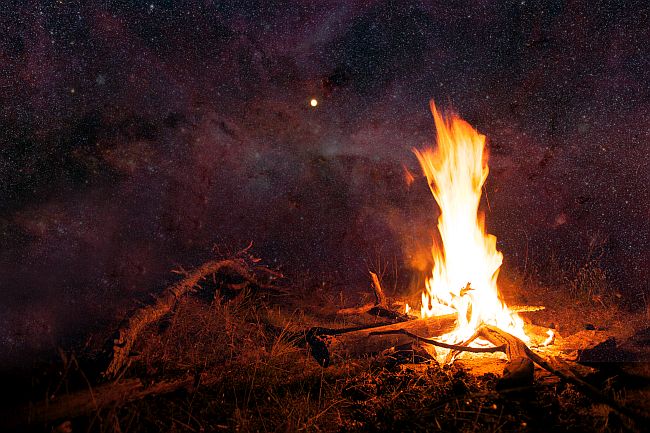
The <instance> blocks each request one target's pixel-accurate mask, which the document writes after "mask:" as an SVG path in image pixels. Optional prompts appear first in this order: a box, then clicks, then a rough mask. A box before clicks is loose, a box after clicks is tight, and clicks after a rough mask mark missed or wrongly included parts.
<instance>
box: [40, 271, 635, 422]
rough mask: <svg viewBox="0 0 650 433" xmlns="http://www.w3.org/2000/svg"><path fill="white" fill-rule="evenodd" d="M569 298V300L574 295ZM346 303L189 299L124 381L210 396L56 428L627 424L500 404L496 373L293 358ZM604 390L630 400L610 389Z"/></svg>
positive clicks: (160, 401)
mask: <svg viewBox="0 0 650 433" xmlns="http://www.w3.org/2000/svg"><path fill="white" fill-rule="evenodd" d="M579 278H580V279H581V280H580V281H581V282H582V283H584V284H582V283H581V284H582V285H576V295H577V294H578V292H580V293H583V292H584V293H588V292H589V291H591V293H592V294H593V293H597V289H598V286H594V285H593V283H594V282H598V281H600V280H599V278H600V276H599V274H598V273H597V272H595V271H594V272H591V271H589V272H585V273H584V274H583V275H581V276H580V277H579ZM590 278H593V279H594V280H593V281H591V280H590ZM588 287H590V288H588ZM582 296H586V295H584V294H583V295H579V297H582ZM566 299H567V298H565V301H564V304H569V305H570V302H567V301H566ZM568 299H571V300H575V298H574V294H571V297H569V298H568ZM346 302H348V300H347V299H345V298H344V297H343V296H342V295H341V294H340V291H339V290H336V289H329V290H328V287H327V286H324V285H319V286H318V287H316V288H314V287H311V288H309V287H306V286H305V287H302V288H300V289H297V290H296V291H295V292H294V295H293V296H292V297H291V299H284V300H283V299H280V300H276V301H275V302H268V301H262V300H261V299H259V298H258V297H256V295H255V294H253V293H245V294H244V295H243V296H240V297H237V298H235V299H233V300H231V301H229V302H227V303H221V302H219V301H218V300H217V301H212V302H210V301H206V300H205V299H200V298H198V297H188V298H185V299H184V300H183V301H182V302H180V303H179V304H178V305H177V307H176V308H175V310H174V311H173V313H172V314H170V315H169V316H168V317H165V319H164V320H163V321H161V322H160V323H157V324H155V325H153V326H150V327H149V328H148V329H147V330H146V331H145V333H144V334H143V335H142V336H141V338H140V340H139V341H138V343H137V345H136V347H135V351H136V352H137V353H138V357H137V359H136V360H135V361H134V362H133V363H132V364H131V365H130V367H129V368H128V369H127V370H126V372H125V373H124V377H125V378H128V377H138V378H141V379H143V380H146V381H151V382H156V381H159V380H163V379H168V378H171V377H178V376H182V375H187V374H188V373H189V374H195V375H196V377H197V378H198V377H202V376H201V374H204V375H205V374H207V375H208V377H210V378H211V379H210V383H209V385H206V384H203V383H201V382H197V383H196V384H195V386H193V387H191V389H181V390H178V391H177V392H174V393H171V394H166V395H159V396H154V397H149V398H146V399H143V400H139V401H136V402H131V403H122V404H117V405H112V406H111V407H101V408H98V410H97V411H96V412H95V413H94V414H92V415H91V416H86V417H82V418H77V419H73V420H61V421H71V428H72V429H73V430H72V431H80V432H83V431H92V432H102V433H104V432H105V433H117V432H120V433H126V432H129V433H137V432H150V431H155V432H207V431H237V432H253V431H255V432H277V431H283V432H294V431H305V432H310V431H314V432H321V431H327V432H330V431H341V432H362V431H364V432H365V431H377V432H378V431H423V432H424V431H441V432H447V431H460V432H515V431H531V432H549V431H589V432H619V431H627V430H626V429H627V425H626V424H625V422H624V420H621V419H620V418H618V417H617V416H616V415H615V414H613V413H612V412H610V411H609V410H608V409H606V408H603V407H602V406H598V405H593V404H592V402H590V401H589V400H588V399H586V398H585V397H583V396H582V395H580V394H578V393H577V392H575V391H574V390H573V388H572V387H571V386H566V385H563V384H562V383H559V382H558V381H556V380H555V381H554V380H547V379H543V380H539V381H538V384H537V385H536V386H535V387H532V388H529V389H524V390H518V391H517V392H511V393H497V392H496V391H495V390H494V389H495V381H496V376H495V375H494V374H490V373H488V374H480V375H474V374H472V373H471V371H468V370H466V369H463V368H462V367H460V366H458V365H454V366H452V367H440V366H439V365H437V364H435V363H432V364H428V365H424V366H422V365H412V364H408V360H409V359H411V356H410V355H408V354H407V355H408V356H400V352H397V353H396V354H393V355H391V356H389V357H378V358H372V359H356V360H355V359H351V360H348V361H346V362H343V363H341V364H338V365H335V366H332V367H329V368H327V369H323V368H321V367H320V366H319V365H318V364H317V363H316V362H315V361H314V360H313V359H312V358H311V357H310V355H309V354H308V353H307V352H306V351H305V350H303V349H301V348H299V347H296V345H295V342H294V340H293V338H294V337H295V332H296V331H300V330H304V329H307V328H309V327H311V326H315V325H320V326H341V325H343V324H344V323H343V322H342V320H350V319H349V318H348V319H341V318H340V317H337V316H336V315H334V314H329V315H328V314H327V313H325V312H324V311H330V312H331V311H334V310H336V308H330V309H329V310H328V309H323V308H322V305H325V303H329V305H330V306H331V305H335V306H336V307H337V308H338V307H339V306H343V305H344V304H345V303H346ZM296 305H300V306H303V308H302V309H297V308H295V306H296ZM590 305H598V304H593V303H591V304H590ZM563 314H564V313H563ZM568 317H569V316H566V317H565V319H567V318H568ZM405 363H407V364H405ZM77 367H78V365H77ZM602 384H603V386H605V385H607V386H609V387H610V388H611V390H610V391H611V393H613V394H616V395H618V396H619V397H620V398H621V399H623V398H626V389H625V388H624V387H623V388H622V387H620V386H618V385H617V382H616V380H614V381H610V382H608V383H607V384H606V383H605V382H602ZM50 427H51V426H46V427H45V428H44V429H43V430H41V431H51V429H50Z"/></svg>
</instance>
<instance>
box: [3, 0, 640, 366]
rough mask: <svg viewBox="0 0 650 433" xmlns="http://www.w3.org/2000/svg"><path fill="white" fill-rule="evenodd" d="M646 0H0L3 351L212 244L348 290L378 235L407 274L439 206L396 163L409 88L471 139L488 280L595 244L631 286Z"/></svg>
mask: <svg viewBox="0 0 650 433" xmlns="http://www.w3.org/2000/svg"><path fill="white" fill-rule="evenodd" d="M244 3H245V5H244ZM649 9H650V7H649V6H647V2H644V1H639V2H614V1H612V2H602V1H593V0H584V1H555V0H548V1H540V2H534V1H527V0H526V1H487V0H485V1H468V2H459V1H445V2H435V1H422V2H417V1H399V2H398V1H395V2H388V1H359V2H354V1H350V0H345V1H314V2H299V1H262V2H259V3H258V4H255V2H241V1H225V2H217V1H207V0H204V1H198V0H197V1H185V2H172V1H158V0H151V1H148V2H125V1H119V2H118V1H76V2H75V1H67V0H60V1H51V2H50V1H42V2H38V1H29V0H21V1H4V2H2V5H1V6H0V28H1V29H2V30H1V32H2V37H1V38H0V122H1V125H0V296H1V297H0V364H2V365H9V364H11V363H15V362H16V360H21V359H23V360H24V359H30V358H28V357H29V356H31V354H32V353H36V352H38V351H40V350H48V349H51V348H53V347H56V345H58V344H62V341H65V339H66V338H68V337H69V336H71V335H74V334H78V333H80V332H84V331H85V330H87V329H91V328H92V327H93V326H99V325H100V324H102V323H106V321H111V320H113V321H114V320H115V319H116V318H119V317H118V316H119V315H121V314H124V312H125V311H128V309H130V308H133V307H135V306H137V305H138V304H137V302H138V301H139V300H143V299H147V298H146V297H147V296H148V294H150V293H155V292H156V290H159V289H160V288H161V287H164V285H165V284H166V283H168V282H169V281H171V279H172V278H173V275H172V274H170V272H169V271H170V270H171V269H173V268H175V267H177V266H178V265H183V266H185V267H190V266H193V265H196V264H198V263H200V262H201V261H202V260H206V259H208V258H210V257H213V253H212V248H213V246H214V245H215V244H216V245H219V246H220V249H221V250H228V249H230V250H236V249H238V248H241V247H244V246H245V245H247V244H248V242H249V241H253V243H254V247H253V251H254V252H255V254H256V255H257V256H259V257H261V258H262V259H263V260H264V262H265V263H267V264H269V265H271V266H281V267H282V269H283V270H284V271H285V272H286V273H287V274H288V275H293V276H298V275H302V276H303V277H304V276H305V275H307V276H309V277H310V278H313V279H314V280H318V279H323V280H327V281H329V282H331V283H332V284H338V285H339V287H350V290H353V288H355V287H364V284H366V283H365V279H366V270H367V267H366V261H367V260H368V258H372V257H376V256H377V255H381V256H383V257H387V258H389V259H390V260H392V259H393V258H396V259H397V260H398V262H399V263H400V264H401V266H402V267H403V269H406V271H404V272H406V273H408V272H409V269H410V272H413V273H417V272H418V271H417V270H414V269H413V266H415V264H416V262H417V260H416V258H417V255H418V252H419V251H422V250H426V249H427V248H428V247H429V244H430V242H431V241H430V240H431V231H432V228H433V227H434V225H435V220H436V218H437V210H436V207H435V204H434V201H433V198H432V197H431V195H430V193H429V191H428V189H427V186H426V183H425V181H424V179H423V178H422V177H421V176H418V177H416V179H415V182H414V183H413V185H411V186H410V187H409V186H408V185H407V183H406V182H405V179H404V167H406V168H408V169H410V170H411V171H412V172H413V173H416V174H419V168H418V166H417V160H416V159H415V157H414V155H413V154H412V151H411V149H412V148H413V147H414V146H418V147H419V146H423V145H425V144H431V143H432V142H433V140H434V137H435V132H434V130H433V122H432V119H431V116H430V113H429V112H428V101H429V99H431V98H434V99H435V100H436V102H437V104H438V106H439V107H442V108H449V107H453V109H454V110H455V111H457V112H458V113H459V114H460V115H461V116H462V117H463V118H465V119H466V120H468V121H469V122H470V123H471V124H472V125H474V126H475V127H476V128H477V129H478V130H479V131H481V132H482V133H484V134H486V135H487V137H488V142H489V147H490V168H491V171H490V176H489V178H488V181H487V186H486V198H485V199H484V202H485V203H484V207H485V210H486V212H487V223H488V229H489V231H490V232H491V233H494V234H496V235H497V237H498V240H499V248H500V249H501V250H502V251H503V252H504V255H505V270H504V273H505V274H506V275H507V274H508V272H509V270H510V272H515V271H522V269H524V268H527V269H530V268H531V267H537V268H539V269H541V270H543V269H544V267H545V266H548V263H550V262H551V261H555V262H559V263H560V264H561V265H562V266H567V267H568V266H571V265H572V264H575V263H581V262H583V261H584V260H587V258H588V257H589V255H590V254H592V255H593V254H598V255H599V260H600V261H601V265H602V266H603V269H605V271H606V273H607V278H608V282H609V283H610V284H611V285H612V287H614V288H615V290H617V291H618V292H619V293H621V294H622V296H623V298H624V299H625V300H626V302H627V303H628V304H629V305H630V306H631V307H638V306H639V305H645V304H644V299H645V298H644V296H648V283H647V281H648V278H649V277H650V275H649V273H648V267H649V264H650V261H649V257H648V250H649V245H648V232H649V227H648V218H649V217H650V211H649V206H648V204H649V202H650V201H649V197H648V182H649V181H650V178H649V177H650V176H649V175H648V173H649V170H650V167H649V165H650V164H649V163H648V158H649V155H650V149H649V147H648V143H650V84H649V83H650V18H649ZM312 98H315V99H317V100H318V102H319V103H318V106H317V107H315V108H313V107H310V105H309V101H310V99H312Z"/></svg>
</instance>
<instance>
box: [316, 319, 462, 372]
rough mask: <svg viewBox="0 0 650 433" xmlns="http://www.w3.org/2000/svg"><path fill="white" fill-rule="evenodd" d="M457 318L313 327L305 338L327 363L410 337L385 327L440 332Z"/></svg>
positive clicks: (452, 325) (376, 350)
mask: <svg viewBox="0 0 650 433" xmlns="http://www.w3.org/2000/svg"><path fill="white" fill-rule="evenodd" d="M456 318H457V316H456V314H447V315H443V316H435V317H429V318H426V319H416V320H410V321H408V322H400V323H394V324H389V325H381V326H372V327H363V328H348V329H327V328H312V329H311V330H309V331H308V332H307V337H306V340H307V342H308V343H309V345H310V348H311V353H312V356H313V357H314V358H315V359H316V361H317V362H318V363H319V364H320V365H322V366H323V367H327V366H329V365H330V364H332V363H333V362H335V361H336V360H338V359H342V358H346V357H358V356H361V355H369V354H376V353H379V352H381V351H383V350H386V349H389V348H391V347H395V346H399V345H402V344H405V343H408V342H409V341H410V340H411V338H410V337H409V336H407V335H404V334H394V333H393V334H382V333H385V332H386V331H391V330H396V329H403V330H406V331H409V332H411V333H414V334H418V335H426V336H431V337H433V336H439V335H443V334H446V333H448V332H450V331H451V330H453V329H454V328H455V326H456Z"/></svg>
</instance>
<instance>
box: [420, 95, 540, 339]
mask: <svg viewBox="0 0 650 433" xmlns="http://www.w3.org/2000/svg"><path fill="white" fill-rule="evenodd" d="M431 112H432V113H433V119H434V121H435V126H436V131H437V147H436V149H435V150H433V149H430V148H429V149H424V150H421V151H420V150H417V149H414V152H415V155H416V156H417V158H418V160H419V161H420V165H421V167H422V170H423V172H424V174H425V175H426V177H427V180H428V182H429V188H430V189H431V192H432V193H433V196H434V198H435V200H436V202H437V203H438V206H439V207H440V212H441V213H440V217H439V219H438V231H439V232H440V238H441V240H442V245H440V246H438V245H436V242H434V245H433V247H432V250H431V252H432V255H433V260H434V266H433V271H432V275H431V277H430V278H428V279H427V281H426V283H425V286H426V288H425V290H424V291H423V293H422V308H421V316H422V317H430V316H434V315H439V314H445V313H449V312H450V311H456V312H457V313H458V324H457V327H456V329H455V330H454V331H452V332H451V333H450V334H447V335H445V336H443V337H442V339H443V340H444V341H446V342H451V343H458V342H461V341H465V340H467V339H468V338H470V337H471V336H472V335H473V334H474V332H475V331H476V329H477V328H478V327H479V326H480V325H481V324H489V325H493V326H497V327H499V328H500V329H502V330H504V331H506V332H509V333H511V334H512V335H515V336H517V337H519V338H521V339H522V340H524V341H526V342H527V341H529V338H528V337H527V336H526V334H525V333H524V329H523V321H522V320H521V318H520V317H519V316H518V315H517V314H516V313H512V312H511V311H510V310H509V309H508V307H507V306H506V305H505V303H504V302H503V300H502V299H501V296H500V294H499V290H498V288H497V275H498V273H499V268H500V267H501V262H502V261H503V255H502V254H501V253H500V252H499V251H497V249H496V237H495V236H493V235H490V234H487V233H486V232H485V224H484V221H485V219H484V215H483V214H482V213H480V212H479V202H480V200H481V193H482V187H483V183H484V182H485V179H486V178H487V175H488V165H487V152H486V150H485V136H484V135H482V134H480V133H478V132H477V131H476V130H475V129H474V128H473V127H472V126H471V125H469V124H468V123H467V122H465V121H464V120H462V119H461V118H460V117H458V116H457V115H455V114H452V115H450V116H445V117H443V116H442V115H441V114H440V113H439V112H438V110H437V109H436V106H435V104H434V102H433V101H431Z"/></svg>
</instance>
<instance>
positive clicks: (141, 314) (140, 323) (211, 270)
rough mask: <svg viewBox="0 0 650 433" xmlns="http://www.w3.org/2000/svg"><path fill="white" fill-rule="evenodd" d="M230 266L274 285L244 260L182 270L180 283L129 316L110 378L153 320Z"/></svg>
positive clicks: (247, 277) (254, 281) (259, 284)
mask: <svg viewBox="0 0 650 433" xmlns="http://www.w3.org/2000/svg"><path fill="white" fill-rule="evenodd" d="M224 269H228V270H231V271H233V272H235V273H236V274H238V275H239V276H240V277H241V278H243V279H244V281H246V282H247V283H250V284H254V285H255V286H257V287H260V288H268V287H271V285H269V284H265V283H262V282H260V281H258V280H257V278H256V277H255V276H254V275H253V274H252V273H251V272H250V271H249V270H248V268H247V267H246V265H245V262H244V260H242V259H231V260H219V261H209V262H207V263H204V264H203V265H201V266H199V267H198V268H196V269H194V270H193V271H190V272H182V273H183V274H184V275H185V278H183V279H182V280H181V281H179V282H178V283H176V284H174V285H172V286H170V287H168V288H167V289H165V290H164V291H163V292H162V293H161V294H160V296H158V297H156V300H155V302H154V303H153V304H152V305H147V306H145V307H143V308H140V309H139V310H137V311H136V312H135V313H134V314H133V315H131V316H130V317H129V319H128V320H127V321H126V323H125V324H124V325H123V326H121V327H120V329H119V330H118V336H117V338H116V339H115V340H114V341H113V354H112V359H111V362H110V364H109V365H108V367H107V369H106V371H105V372H104V375H105V376H107V377H114V376H116V375H117V374H118V373H119V372H120V371H121V370H122V368H123V367H124V366H125V365H127V364H128V360H129V354H130V353H131V350H132V349H133V345H134V344H135V342H136V340H137V338H138V337H139V335H140V334H141V333H142V331H143V330H144V328H145V327H146V326H147V325H149V324H152V323H155V322H157V321H158V320H160V319H161V318H163V317H164V316H165V315H166V314H168V313H169V312H170V311H172V309H173V308H174V306H175V305H176V303H177V302H178V300H179V299H180V298H182V297H183V296H185V295H187V294H188V293H190V292H193V291H195V290H197V289H199V288H200V284H199V283H200V282H201V281H202V280H204V279H207V278H208V277H210V278H212V279H213V281H215V275H216V274H217V273H218V272H220V271H222V270H224Z"/></svg>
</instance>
